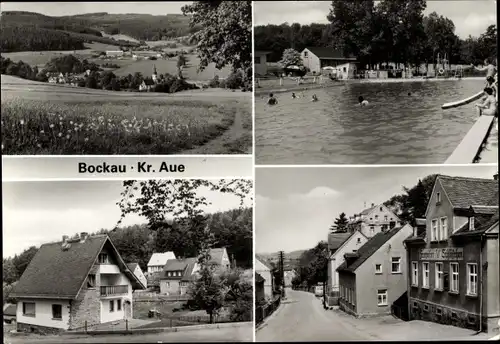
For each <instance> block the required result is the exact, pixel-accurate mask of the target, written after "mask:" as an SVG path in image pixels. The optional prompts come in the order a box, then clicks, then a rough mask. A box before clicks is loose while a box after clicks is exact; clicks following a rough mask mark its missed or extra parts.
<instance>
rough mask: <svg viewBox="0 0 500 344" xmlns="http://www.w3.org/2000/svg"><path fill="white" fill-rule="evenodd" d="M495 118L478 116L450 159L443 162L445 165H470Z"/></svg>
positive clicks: (479, 150)
mask: <svg viewBox="0 0 500 344" xmlns="http://www.w3.org/2000/svg"><path fill="white" fill-rule="evenodd" d="M494 120H495V116H486V115H483V116H480V117H479V118H478V119H477V121H476V123H474V125H473V126H472V128H471V129H470V130H469V132H468V133H467V135H465V137H464V138H463V140H462V142H460V144H459V145H458V147H457V148H456V149H455V150H454V151H453V153H452V154H451V155H450V157H449V158H448V159H447V160H446V161H445V164H471V163H473V162H474V161H475V160H476V158H477V156H478V155H479V153H480V152H481V147H482V145H483V143H484V142H485V141H486V139H487V138H488V135H489V134H490V131H491V128H492V127H493V122H494Z"/></svg>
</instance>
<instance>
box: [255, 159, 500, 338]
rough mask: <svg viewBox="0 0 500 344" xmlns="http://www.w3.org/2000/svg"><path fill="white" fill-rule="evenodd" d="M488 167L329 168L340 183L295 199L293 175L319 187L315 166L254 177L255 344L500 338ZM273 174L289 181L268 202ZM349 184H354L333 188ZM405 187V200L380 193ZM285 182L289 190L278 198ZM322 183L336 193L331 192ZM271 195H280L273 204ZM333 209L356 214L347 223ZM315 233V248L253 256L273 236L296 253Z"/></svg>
mask: <svg viewBox="0 0 500 344" xmlns="http://www.w3.org/2000/svg"><path fill="white" fill-rule="evenodd" d="M412 169H413V170H415V171H412ZM496 169H497V167H496V166H490V167H487V166H485V167H480V168H479V169H478V170H475V168H473V167H468V168H466V167H463V168H460V167H457V168H454V167H441V168H431V167H418V168H392V170H393V171H390V170H391V168H386V169H384V171H383V172H381V171H375V168H363V169H359V168H358V169H357V170H366V171H355V170H356V169H348V170H350V171H346V172H343V171H342V170H346V169H334V170H330V171H328V172H329V173H330V178H329V179H330V180H332V179H333V180H336V179H338V181H337V182H328V183H329V186H321V187H316V188H315V189H313V190H312V191H310V192H309V193H308V194H298V193H297V191H295V192H294V190H297V189H302V190H304V188H303V187H301V186H293V187H292V186H290V185H291V184H289V183H293V178H299V179H300V180H302V181H304V180H307V181H306V182H305V184H307V185H318V184H319V183H321V181H318V182H316V181H314V180H315V179H314V178H317V179H319V180H321V178H323V180H328V179H324V178H325V177H326V175H327V173H324V172H321V171H319V170H320V169H315V171H305V172H296V173H292V172H287V173H286V175H283V173H284V172H283V171H281V172H274V171H267V172H265V173H264V172H263V173H262V174H261V176H260V177H259V175H257V177H256V178H257V190H256V193H257V198H256V199H257V201H256V234H255V235H256V260H255V271H256V284H255V288H256V299H255V301H256V326H257V330H256V340H257V341H286V340H303V341H322V340H327V341H339V340H340V341H344V340H397V341H414V340H417V341H418V340H484V339H490V338H491V339H493V338H498V333H499V330H500V318H499V317H498V314H499V311H500V309H499V308H498V307H499V306H498V305H499V295H500V293H499V289H498V286H499V285H500V284H499V278H500V273H499V271H500V268H499V262H500V256H499V252H500V248H499V247H500V246H499V237H498V235H499V234H498V224H499V222H498V172H496ZM281 170H283V169H281ZM308 170H311V168H309V169H308ZM335 170H336V171H335ZM395 170H397V171H395ZM417 170H418V172H417ZM488 173H489V174H490V175H489V176H488ZM350 174H352V176H349V175H350ZM372 174H373V175H374V176H371V175H372ZM392 174H394V175H392ZM396 174H397V176H396ZM405 174H408V176H404V175H405ZM410 174H411V175H412V176H417V178H415V177H410ZM278 175H279V176H280V177H279V178H282V179H285V180H287V181H288V182H283V183H279V184H280V185H279V186H276V185H275V186H274V187H273V189H274V191H273V193H274V197H272V198H270V196H269V194H268V193H266V192H265V187H266V186H265V185H267V183H276V180H273V179H272V177H273V176H275V177H277V176H278ZM292 176H293V178H292ZM391 176H392V177H391ZM402 176H404V177H402ZM412 178H415V179H414V180H413V182H412V181H411V180H412ZM308 179H309V180H308ZM264 180H265V181H264ZM348 180H351V181H353V180H357V182H356V183H359V184H360V185H359V186H356V185H355V184H352V185H351V186H348V187H346V186H344V187H341V185H346V184H348ZM402 180H406V181H410V183H412V184H408V182H405V184H403V185H404V186H403V193H396V194H393V195H392V196H390V195H391V193H390V191H389V190H394V189H395V187H397V186H398V185H400V184H399V183H398V182H399V181H402ZM391 181H396V183H397V184H396V185H394V183H391ZM375 183H377V184H375ZM262 184H265V185H262ZM261 185H262V186H261ZM286 185H289V186H288V187H289V188H290V190H288V191H284V189H283V188H285V187H286ZM330 185H336V186H338V187H339V188H340V189H337V190H335V191H333V189H332V188H331V186H330ZM412 185H413V186H412ZM278 189H282V191H280V193H279V194H280V195H281V196H280V197H279V198H278V196H277V195H278V193H277V192H278V191H276V190H278ZM344 190H345V191H344ZM363 190H364V191H363ZM344 192H346V193H351V196H352V193H356V192H357V193H359V194H357V195H356V196H354V199H355V200H357V202H354V201H353V202H354V203H351V202H350V201H348V200H342V198H343V197H350V196H348V195H346V194H345V193H344ZM285 194H289V195H291V196H289V197H290V198H286V197H284V195H285ZM368 195H370V197H374V198H376V199H378V202H377V203H368V204H367V202H366V201H364V202H363V203H364V206H363V207H359V208H358V209H359V210H358V211H356V210H355V209H356V204H359V200H362V199H363V198H364V199H366V198H365V197H369V196H368ZM386 195H387V196H388V197H387V198H386V199H385V200H384V199H383V198H381V197H384V196H386ZM259 200H260V201H259ZM304 202H307V203H309V204H307V205H306V203H304ZM363 203H361V204H363ZM263 207H264V208H265V209H264V208H263ZM286 207H289V209H288V210H286ZM332 207H335V208H333V209H332ZM342 208H344V209H354V211H353V213H352V215H350V216H348V215H346V212H344V211H342ZM299 209H300V210H299ZM337 209H338V210H337ZM332 210H333V211H334V212H337V214H338V215H337V216H334V218H335V220H334V221H332V222H331V225H330V226H329V228H328V227H326V228H323V229H321V228H316V227H315V226H316V225H318V224H319V223H324V222H325V221H326V219H327V218H328V215H329V214H331V212H332ZM276 212H278V214H275V213H276ZM260 213H263V214H261V215H260ZM286 214H290V215H288V216H290V217H291V219H290V220H289V221H288V222H287V223H283V224H282V225H283V226H285V227H284V228H275V229H274V231H276V234H269V233H268V232H269V231H271V229H270V228H274V227H273V225H272V224H273V223H275V222H274V221H275V217H280V218H283V217H286V216H287V215H286ZM292 214H293V215H292ZM305 218H307V219H310V220H309V221H305V220H304V219H305ZM313 218H315V219H314V220H312V219H313ZM323 219H325V220H323ZM297 222H298V223H297ZM306 222H310V223H311V224H310V225H309V228H308V229H306V228H304V227H303V226H304V224H305V223H306ZM294 223H296V224H295V225H292V224H294ZM259 227H261V228H260V229H259ZM287 231H288V232H287ZM278 232H279V234H278ZM264 233H266V234H264ZM301 233H302V234H301ZM321 233H324V234H323V237H324V239H321V240H320V241H319V242H318V243H317V244H316V245H315V246H314V247H313V248H310V249H305V250H298V251H294V252H290V253H286V252H284V251H280V252H276V253H274V254H272V255H266V254H259V251H261V252H262V251H263V250H265V249H266V248H267V247H280V246H281V245H280V243H277V244H271V242H272V238H274V237H284V236H285V237H287V236H288V237H289V238H290V239H286V240H283V243H282V245H283V246H282V247H283V249H285V247H289V245H290V242H293V243H294V246H295V247H296V248H297V247H300V246H302V247H304V243H305V241H312V240H314V239H309V238H306V236H309V237H313V238H314V237H319V238H321V235H322V234H321ZM284 245H286V246H285V247H284ZM263 252H265V251H263ZM259 312H260V314H259ZM306 315H307V316H306Z"/></svg>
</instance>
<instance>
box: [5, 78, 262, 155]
mask: <svg viewBox="0 0 500 344" xmlns="http://www.w3.org/2000/svg"><path fill="white" fill-rule="evenodd" d="M251 112H252V111H251V94H250V93H243V92H228V91H223V90H217V91H210V90H208V91H201V90H200V91H199V92H186V93H185V94H183V93H182V92H181V93H179V94H161V93H134V92H112V91H102V90H91V89H85V88H76V87H68V86H63V85H51V84H46V83H37V82H32V81H28V80H23V79H18V78H14V77H10V76H5V75H2V154H57V155H59V154H60V155H64V154H89V155H92V154H176V153H182V154H193V153H197V152H198V151H199V150H204V151H206V150H208V152H207V154H229V153H240V154H244V153H249V150H250V149H251V148H250V147H251V142H250V144H249V145H248V142H247V143H246V145H245V146H243V145H242V143H241V142H240V141H241V138H242V137H248V135H251V126H250V127H248V125H249V123H251V120H250V119H251ZM244 123H246V124H245V125H244ZM235 147H236V148H235Z"/></svg>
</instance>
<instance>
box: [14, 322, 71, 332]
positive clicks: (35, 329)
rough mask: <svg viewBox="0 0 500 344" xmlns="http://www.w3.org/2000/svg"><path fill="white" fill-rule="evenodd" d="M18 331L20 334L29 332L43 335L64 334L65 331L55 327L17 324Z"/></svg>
mask: <svg viewBox="0 0 500 344" xmlns="http://www.w3.org/2000/svg"><path fill="white" fill-rule="evenodd" d="M17 331H19V332H28V333H38V334H42V335H46V334H59V333H61V332H64V330H63V329H59V328H54V327H46V326H40V325H32V324H24V323H17Z"/></svg>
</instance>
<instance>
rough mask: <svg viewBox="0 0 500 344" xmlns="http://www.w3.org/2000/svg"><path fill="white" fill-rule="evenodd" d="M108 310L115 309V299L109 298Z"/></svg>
mask: <svg viewBox="0 0 500 344" xmlns="http://www.w3.org/2000/svg"><path fill="white" fill-rule="evenodd" d="M109 311H110V312H114V311H115V301H114V300H109Z"/></svg>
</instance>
